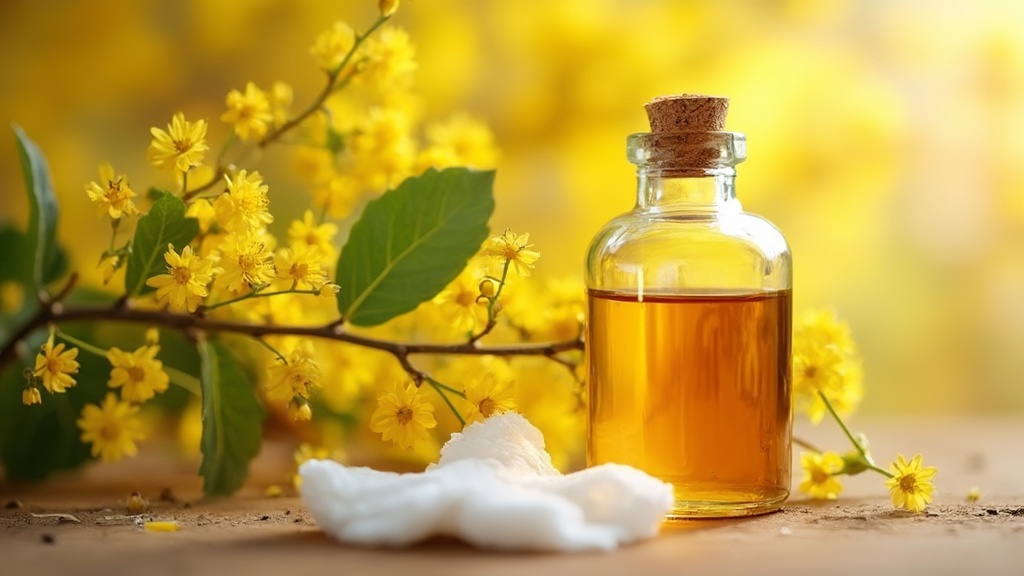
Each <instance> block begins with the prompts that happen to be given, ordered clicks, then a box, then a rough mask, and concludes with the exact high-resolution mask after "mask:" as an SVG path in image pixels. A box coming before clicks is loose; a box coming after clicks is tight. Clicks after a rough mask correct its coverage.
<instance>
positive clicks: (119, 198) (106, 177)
mask: <svg viewBox="0 0 1024 576" xmlns="http://www.w3.org/2000/svg"><path fill="white" fill-rule="evenodd" d="M85 193H86V194H88V195H89V200H92V201H93V203H95V204H96V207H97V208H98V209H99V212H98V213H99V215H100V216H103V215H104V214H106V215H108V216H110V217H111V218H112V219H114V220H117V219H119V218H121V217H122V216H131V215H132V214H137V213H138V212H139V209H138V208H136V207H135V203H134V202H132V198H134V197H135V192H133V191H132V189H131V186H129V185H128V177H127V176H125V175H124V174H116V173H115V172H114V167H113V166H111V165H110V164H109V163H107V162H104V163H103V164H101V165H100V180H99V182H90V183H89V184H88V185H87V186H86V187H85Z"/></svg>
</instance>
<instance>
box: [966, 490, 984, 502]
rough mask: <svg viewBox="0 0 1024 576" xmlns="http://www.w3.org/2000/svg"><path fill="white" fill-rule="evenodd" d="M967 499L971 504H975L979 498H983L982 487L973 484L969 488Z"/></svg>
mask: <svg viewBox="0 0 1024 576" xmlns="http://www.w3.org/2000/svg"><path fill="white" fill-rule="evenodd" d="M965 500H967V501H968V502H970V503H971V504H974V503H975V502H977V501H978V500H981V488H978V487H977V486H971V487H970V489H969V490H967V497H966V498H965Z"/></svg>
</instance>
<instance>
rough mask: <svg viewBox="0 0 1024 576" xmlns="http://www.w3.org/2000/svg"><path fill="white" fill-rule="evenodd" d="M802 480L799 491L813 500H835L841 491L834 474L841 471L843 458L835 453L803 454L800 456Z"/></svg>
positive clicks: (840, 485) (841, 486) (841, 485)
mask: <svg viewBox="0 0 1024 576" xmlns="http://www.w3.org/2000/svg"><path fill="white" fill-rule="evenodd" d="M800 466H801V467H802V468H803V469H804V479H803V481H802V482H800V491H801V492H803V493H805V494H809V495H810V496H811V498H814V499H815V500H835V499H836V498H838V497H839V493H840V492H842V491H843V484H842V483H841V482H840V481H839V478H837V477H836V474H838V473H839V472H841V471H842V470H843V457H842V456H840V455H839V454H837V453H835V452H824V453H821V454H818V453H816V452H804V453H803V454H801V455H800Z"/></svg>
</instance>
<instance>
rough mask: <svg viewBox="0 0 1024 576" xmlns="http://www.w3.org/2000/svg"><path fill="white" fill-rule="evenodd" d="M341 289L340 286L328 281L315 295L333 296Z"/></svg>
mask: <svg viewBox="0 0 1024 576" xmlns="http://www.w3.org/2000/svg"><path fill="white" fill-rule="evenodd" d="M340 291H341V286H338V285H337V284H333V283H330V282H328V283H327V284H324V285H323V286H321V287H320V292H319V293H317V296H320V297H322V298H334V295H335V294H337V293H338V292H340Z"/></svg>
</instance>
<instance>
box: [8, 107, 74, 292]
mask: <svg viewBox="0 0 1024 576" xmlns="http://www.w3.org/2000/svg"><path fill="white" fill-rule="evenodd" d="M11 128H12V129H13V130H14V135H15V137H16V140H17V145H18V156H19V157H20V158H21V172H22V177H23V178H24V180H25V189H26V191H27V192H28V205H29V218H28V248H29V252H28V253H29V254H32V255H33V257H34V260H33V267H32V280H33V281H34V286H35V288H37V289H42V288H43V287H44V286H46V283H47V281H49V280H55V279H56V278H55V277H54V275H57V276H59V273H60V271H61V270H60V268H61V264H60V262H59V261H58V260H59V258H60V256H59V254H58V249H57V221H58V220H59V218H60V208H59V206H58V205H57V197H56V196H55V195H54V193H53V184H52V183H51V182H50V169H49V167H48V166H47V165H46V157H45V156H43V152H42V151H41V150H40V149H39V146H38V145H36V143H35V142H33V141H32V140H31V139H30V138H29V137H28V136H27V135H26V134H25V131H24V130H22V129H21V127H20V126H18V125H17V124H12V125H11ZM65 267H66V262H65Z"/></svg>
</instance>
